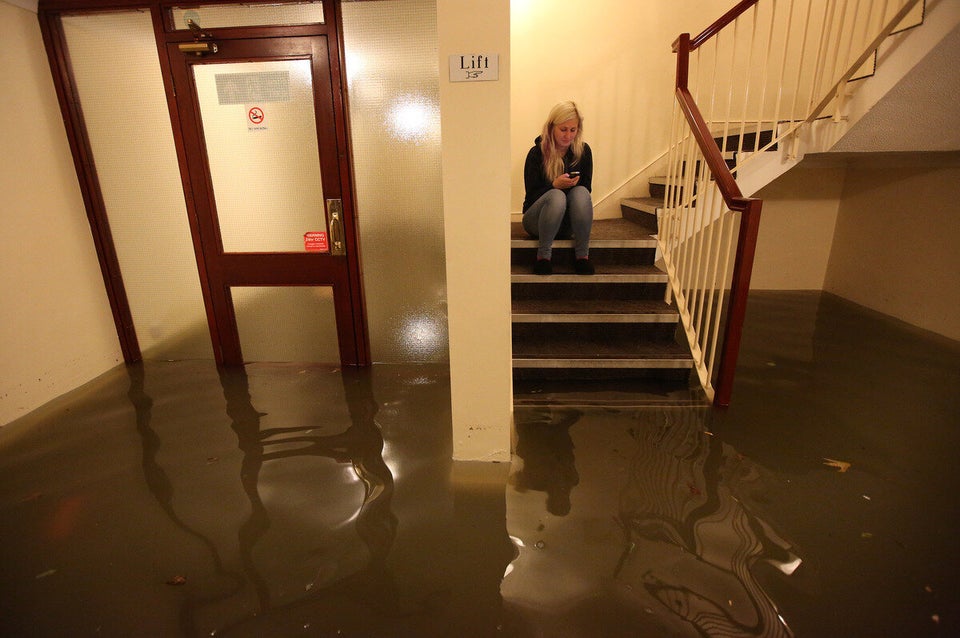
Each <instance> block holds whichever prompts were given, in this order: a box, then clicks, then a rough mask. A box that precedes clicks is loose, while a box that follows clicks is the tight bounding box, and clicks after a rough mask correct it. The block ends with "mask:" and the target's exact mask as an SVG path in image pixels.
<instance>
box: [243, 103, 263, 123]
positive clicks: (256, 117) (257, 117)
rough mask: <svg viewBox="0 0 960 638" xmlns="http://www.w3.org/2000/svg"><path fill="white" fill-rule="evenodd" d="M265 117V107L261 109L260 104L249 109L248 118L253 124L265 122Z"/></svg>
mask: <svg viewBox="0 0 960 638" xmlns="http://www.w3.org/2000/svg"><path fill="white" fill-rule="evenodd" d="M264 117H265V115H264V114H263V109H261V108H260V107H259V106H255V107H253V108H251V109H250V110H249V111H247V118H248V119H249V120H250V122H252V123H253V124H263V118H264Z"/></svg>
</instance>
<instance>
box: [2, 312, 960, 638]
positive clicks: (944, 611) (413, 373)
mask: <svg viewBox="0 0 960 638" xmlns="http://www.w3.org/2000/svg"><path fill="white" fill-rule="evenodd" d="M750 313H751V314H750V317H749V318H748V322H749V323H748V325H749V327H750V328H749V330H748V332H747V334H746V335H745V338H744V350H743V353H742V355H741V359H740V367H739V368H738V379H737V386H736V388H735V392H734V397H733V406H732V407H731V408H730V409H729V410H727V411H725V412H715V411H712V410H710V409H704V408H702V407H697V406H695V405H687V406H684V407H676V408H671V407H665V406H663V405H657V406H652V407H646V408H617V409H603V408H583V409H574V408H553V409H551V408H544V407H530V408H522V409H518V410H517V413H516V450H515V456H514V461H513V463H512V464H509V465H508V464H475V463H452V462H451V461H450V460H449V459H450V454H451V434H450V413H449V386H448V380H447V377H446V370H445V369H444V368H443V367H435V366H426V367H425V366H375V367H374V368H373V369H372V370H367V371H361V372H350V371H346V372H344V371H340V370H337V369H331V368H325V367H318V366H297V365H261V364H258V365H251V366H247V367H246V368H245V369H232V370H221V371H218V370H217V369H216V368H215V366H213V365H212V364H210V363H208V362H176V363H160V362H156V363H147V364H145V365H144V366H138V367H131V368H118V369H117V370H115V371H112V372H111V373H109V374H107V375H105V376H104V377H102V378H101V379H98V380H96V381H95V382H93V383H91V384H89V385H87V386H85V387H83V388H81V389H79V390H77V391H75V392H73V393H71V394H70V395H68V396H66V397H63V398H62V399H59V400H57V401H55V402H53V403H52V404H50V405H49V406H47V407H45V408H43V409H41V410H39V411H37V412H36V413H34V414H32V415H29V416H28V417H26V418H24V419H21V420H20V421H18V422H16V423H14V424H11V425H10V426H7V427H5V428H3V429H2V430H0V559H2V563H0V564H2V567H3V581H2V582H3V586H2V595H0V634H2V635H5V636H6V635H10V636H210V635H220V636H301V635H302V636H337V635H340V636H497V635H499V636H521V637H526V636H550V637H554V636H557V637H565V636H570V637H576V636H635V637H646V636H651V637H654V636H656V637H659V636H684V637H685V636H691V637H692V636H771V637H778V636H817V637H819V636H950V635H957V632H958V627H960V624H958V618H957V616H958V614H960V603H958V600H960V587H958V585H957V583H956V576H955V574H956V573H957V572H958V569H960V543H957V542H956V535H957V533H958V532H960V522H958V521H960V500H958V499H957V497H956V487H957V486H958V484H960V481H958V474H960V473H958V470H957V468H956V463H955V459H954V456H955V450H956V449H957V447H958V443H960V428H958V426H960V398H958V397H960V392H958V391H957V387H958V385H960V348H958V347H957V345H956V344H955V343H951V342H945V341H944V340H942V339H938V338H935V337H931V336H930V335H927V334H922V333H918V332H917V331H915V330H913V329H910V328H905V327H903V326H901V325H898V324H895V323H894V322H891V321H889V320H886V319H883V318H880V317H877V316H875V315H872V314H870V313H866V312H863V311H861V310H859V309H857V308H855V307H853V306H851V305H849V304H845V303H842V302H839V301H837V300H835V299H833V298H829V297H827V298H824V299H823V300H821V299H820V297H819V296H817V295H809V294H755V295H754V297H753V298H752V300H751V306H750Z"/></svg>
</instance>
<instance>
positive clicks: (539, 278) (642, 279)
mask: <svg viewBox="0 0 960 638" xmlns="http://www.w3.org/2000/svg"><path fill="white" fill-rule="evenodd" d="M510 282H511V283H517V284H529V283H541V284H549V283H554V284H571V283H583V284H589V283H591V282H592V283H613V284H616V283H639V284H643V283H654V284H662V283H666V282H667V274H666V273H659V274H657V273H648V274H630V275H627V274H623V275H620V274H617V275H613V274H609V275H608V274H602V273H597V274H595V275H576V274H569V275H568V274H556V275H535V274H533V273H529V274H517V275H510Z"/></svg>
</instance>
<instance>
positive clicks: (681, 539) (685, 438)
mask: <svg viewBox="0 0 960 638" xmlns="http://www.w3.org/2000/svg"><path fill="white" fill-rule="evenodd" d="M643 414H644V415H645V418H646V416H647V415H648V416H650V417H652V418H655V419H656V424H655V425H654V424H652V423H649V422H648V423H645V424H641V425H640V427H638V428H637V429H636V430H634V432H633V436H634V438H635V440H636V442H637V447H636V450H635V451H634V453H633V457H632V459H631V467H630V473H629V480H628V483H627V484H626V486H625V487H624V490H623V492H622V493H621V496H620V513H619V519H620V522H621V525H622V527H623V531H624V535H625V549H624V553H623V555H622V556H621V559H620V561H619V563H618V565H617V566H616V569H615V577H616V578H618V579H621V580H624V579H625V580H628V581H629V580H631V579H635V580H636V583H635V584H636V585H639V586H642V587H643V588H644V589H646V591H647V592H648V593H649V594H650V595H652V596H653V597H655V598H656V599H658V600H659V601H660V602H661V603H662V604H663V605H664V607H665V608H666V609H667V610H669V611H670V612H671V613H673V614H676V615H677V616H679V617H681V618H683V619H684V620H686V621H688V622H690V623H691V624H693V625H694V626H695V627H696V628H697V630H698V631H699V632H701V633H702V634H703V635H709V636H764V637H767V636H769V637H773V638H776V637H787V636H792V635H793V634H792V632H791V631H790V629H789V627H788V626H787V624H786V622H785V621H784V620H783V618H782V617H781V616H780V614H779V611H778V610H777V606H776V604H775V603H774V602H773V601H772V600H771V599H770V597H769V596H768V595H767V594H766V592H765V591H764V590H763V588H762V587H761V586H760V584H759V582H758V581H757V578H756V576H755V575H754V573H753V570H754V569H755V567H756V566H757V564H758V563H759V562H761V561H768V562H770V563H771V564H773V565H774V566H775V567H777V568H778V569H780V570H781V571H783V572H784V573H792V570H793V569H795V568H796V565H797V564H799V559H798V558H797V557H796V556H795V555H793V554H792V553H791V551H790V550H791V547H790V545H789V543H787V542H786V541H784V540H783V539H781V538H780V537H779V536H778V535H777V534H776V533H775V532H774V531H773V530H772V528H771V527H770V526H769V525H768V524H766V523H765V522H763V521H762V520H761V519H759V518H758V517H757V516H755V515H754V514H753V513H751V512H750V511H749V510H748V509H747V507H746V506H745V505H744V500H745V498H746V495H745V492H746V489H745V488H747V487H749V486H750V485H751V484H752V483H754V482H755V481H756V480H757V479H758V478H759V474H758V472H759V470H758V468H756V467H755V466H753V465H752V464H751V463H750V462H749V461H747V460H746V459H743V458H742V457H741V456H740V455H738V454H736V452H735V451H733V450H732V449H731V448H729V446H726V445H723V444H722V443H720V442H719V441H717V440H715V439H714V438H713V437H712V436H711V435H710V434H709V433H707V432H706V431H705V430H704V429H703V423H702V416H701V415H700V414H698V413H690V412H684V411H666V410H664V411H659V412H657V411H649V412H647V411H645V412H644V413H643ZM645 543H654V544H658V545H659V544H663V543H667V544H668V545H673V546H676V547H678V548H681V549H682V550H684V551H683V553H682V554H681V555H680V557H679V558H676V557H675V558H674V559H672V563H671V567H672V568H671V569H658V567H660V566H658V565H656V564H650V563H649V562H647V561H645V559H644V558H643V551H642V550H640V549H638V547H639V546H640V545H641V544H645ZM684 570H685V572H689V573H681V572H682V571H684ZM718 594H719V596H718ZM745 602H746V603H748V604H746V605H745V604H741V603H745Z"/></svg>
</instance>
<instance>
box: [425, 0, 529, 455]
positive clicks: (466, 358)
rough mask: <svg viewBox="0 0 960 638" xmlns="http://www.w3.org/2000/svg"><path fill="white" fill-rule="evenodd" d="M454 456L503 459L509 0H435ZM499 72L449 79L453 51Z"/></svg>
mask: <svg viewBox="0 0 960 638" xmlns="http://www.w3.org/2000/svg"><path fill="white" fill-rule="evenodd" d="M437 31H438V37H439V56H440V59H439V65H440V119H441V135H442V166H443V222H444V239H445V243H446V275H447V304H448V307H447V320H448V331H449V339H450V395H451V414H452V419H453V458H454V460H457V461H509V460H510V435H511V427H512V414H513V380H512V366H511V357H512V354H511V342H510V167H511V162H510V77H509V70H510V64H509V53H510V1H509V0H437ZM489 53H495V54H497V55H498V56H499V77H498V79H496V80H489V81H463V82H451V81H450V76H449V72H448V68H449V67H448V59H449V57H450V56H451V55H457V56H459V55H471V54H473V55H479V54H489Z"/></svg>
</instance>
